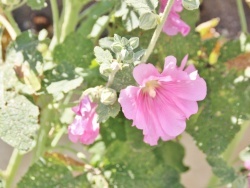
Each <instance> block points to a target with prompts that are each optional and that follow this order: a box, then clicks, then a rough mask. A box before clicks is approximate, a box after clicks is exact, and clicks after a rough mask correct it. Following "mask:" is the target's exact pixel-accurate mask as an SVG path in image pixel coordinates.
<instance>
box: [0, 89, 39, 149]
mask: <svg viewBox="0 0 250 188" xmlns="http://www.w3.org/2000/svg"><path fill="white" fill-rule="evenodd" d="M4 102H5V103H4V105H2V106H1V107H0V137H1V139H2V140H3V141H5V142H7V143H8V144H10V145H11V146H13V147H15V148H16V149H18V150H19V151H21V152H27V151H29V150H31V149H32V148H33V147H34V146H35V141H34V139H35V136H36V132H37V130H38V128H39V126H38V115H39V110H38V107H37V106H35V105H34V104H32V103H31V102H30V101H29V100H28V99H27V98H26V97H24V96H22V95H17V94H15V93H11V92H5V93H4Z"/></svg>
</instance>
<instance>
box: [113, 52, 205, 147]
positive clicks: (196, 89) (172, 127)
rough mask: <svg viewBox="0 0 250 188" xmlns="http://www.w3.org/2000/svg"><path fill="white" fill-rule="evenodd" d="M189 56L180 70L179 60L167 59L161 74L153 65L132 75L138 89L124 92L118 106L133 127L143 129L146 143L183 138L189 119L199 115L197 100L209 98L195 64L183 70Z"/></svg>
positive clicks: (153, 143)
mask: <svg viewBox="0 0 250 188" xmlns="http://www.w3.org/2000/svg"><path fill="white" fill-rule="evenodd" d="M186 62H187V56H186V57H185V58H184V59H183V60H182V63H181V66H180V67H177V65H176V58H175V57H173V56H168V57H166V59H165V65H164V70H163V71H162V73H159V72H158V70H157V69H156V68H155V67H154V65H152V64H140V65H138V66H137V67H135V68H134V71H133V76H134V78H135V80H136V82H137V83H138V84H139V86H137V87H135V86H128V87H127V88H125V89H123V90H121V92H120V96H119V99H118V101H119V103H120V104H121V106H122V111H123V113H124V115H125V117H126V118H127V119H131V120H133V126H136V127H137V128H138V129H141V130H143V135H144V142H146V143H148V144H150V145H156V144H157V142H158V139H159V138H162V140H164V141H167V140H170V139H173V138H175V137H176V136H178V135H180V134H181V133H182V132H183V131H184V130H185V128H186V119H187V118H189V117H190V116H191V115H192V114H195V113H197V111H198V104H197V102H196V101H200V100H203V99H204V98H205V96H206V92H207V87H206V82H205V81H204V79H202V78H201V77H200V76H199V75H198V72H197V70H196V69H195V67H194V66H193V65H189V66H188V67H187V68H185V69H184V67H185V65H186Z"/></svg>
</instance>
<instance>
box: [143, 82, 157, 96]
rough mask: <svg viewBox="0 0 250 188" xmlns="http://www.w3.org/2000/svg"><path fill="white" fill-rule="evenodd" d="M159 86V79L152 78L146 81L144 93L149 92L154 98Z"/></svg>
mask: <svg viewBox="0 0 250 188" xmlns="http://www.w3.org/2000/svg"><path fill="white" fill-rule="evenodd" d="M158 86H159V83H158V81H157V80H150V81H148V82H146V84H145V86H144V87H143V88H142V91H143V92H144V93H148V94H149V96H150V97H152V98H154V97H155V96H156V91H155V89H156V88H157V87H158Z"/></svg>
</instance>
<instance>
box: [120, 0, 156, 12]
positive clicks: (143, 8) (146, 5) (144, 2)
mask: <svg viewBox="0 0 250 188" xmlns="http://www.w3.org/2000/svg"><path fill="white" fill-rule="evenodd" d="M125 2H126V3H127V4H128V5H129V6H132V7H133V8H134V9H135V10H136V11H138V12H139V13H140V14H142V13H145V12H151V11H154V10H155V8H156V7H157V6H158V0H125Z"/></svg>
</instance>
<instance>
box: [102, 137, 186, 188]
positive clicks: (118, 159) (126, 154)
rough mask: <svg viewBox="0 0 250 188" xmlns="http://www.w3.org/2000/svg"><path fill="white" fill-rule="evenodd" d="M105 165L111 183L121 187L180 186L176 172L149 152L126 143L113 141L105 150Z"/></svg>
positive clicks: (173, 187)
mask: <svg viewBox="0 0 250 188" xmlns="http://www.w3.org/2000/svg"><path fill="white" fill-rule="evenodd" d="M106 160H107V161H108V162H109V163H108V165H107V166H106V167H105V169H106V170H110V171H111V172H112V176H111V184H112V186H117V187H121V188H123V187H124V188H125V187H131V188H137V187H143V188H151V187H155V188H164V187H169V188H177V187H182V185H181V184H180V182H179V181H180V177H179V174H178V172H177V171H176V170H175V169H174V168H172V167H171V166H169V165H167V164H165V163H160V162H159V161H158V160H157V158H156V157H155V155H154V154H153V153H152V152H150V151H147V152H137V151H135V150H133V149H132V148H131V147H130V145H129V144H128V143H126V142H125V143H124V142H121V141H115V142H113V143H112V144H111V146H109V148H108V149H107V150H106Z"/></svg>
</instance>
